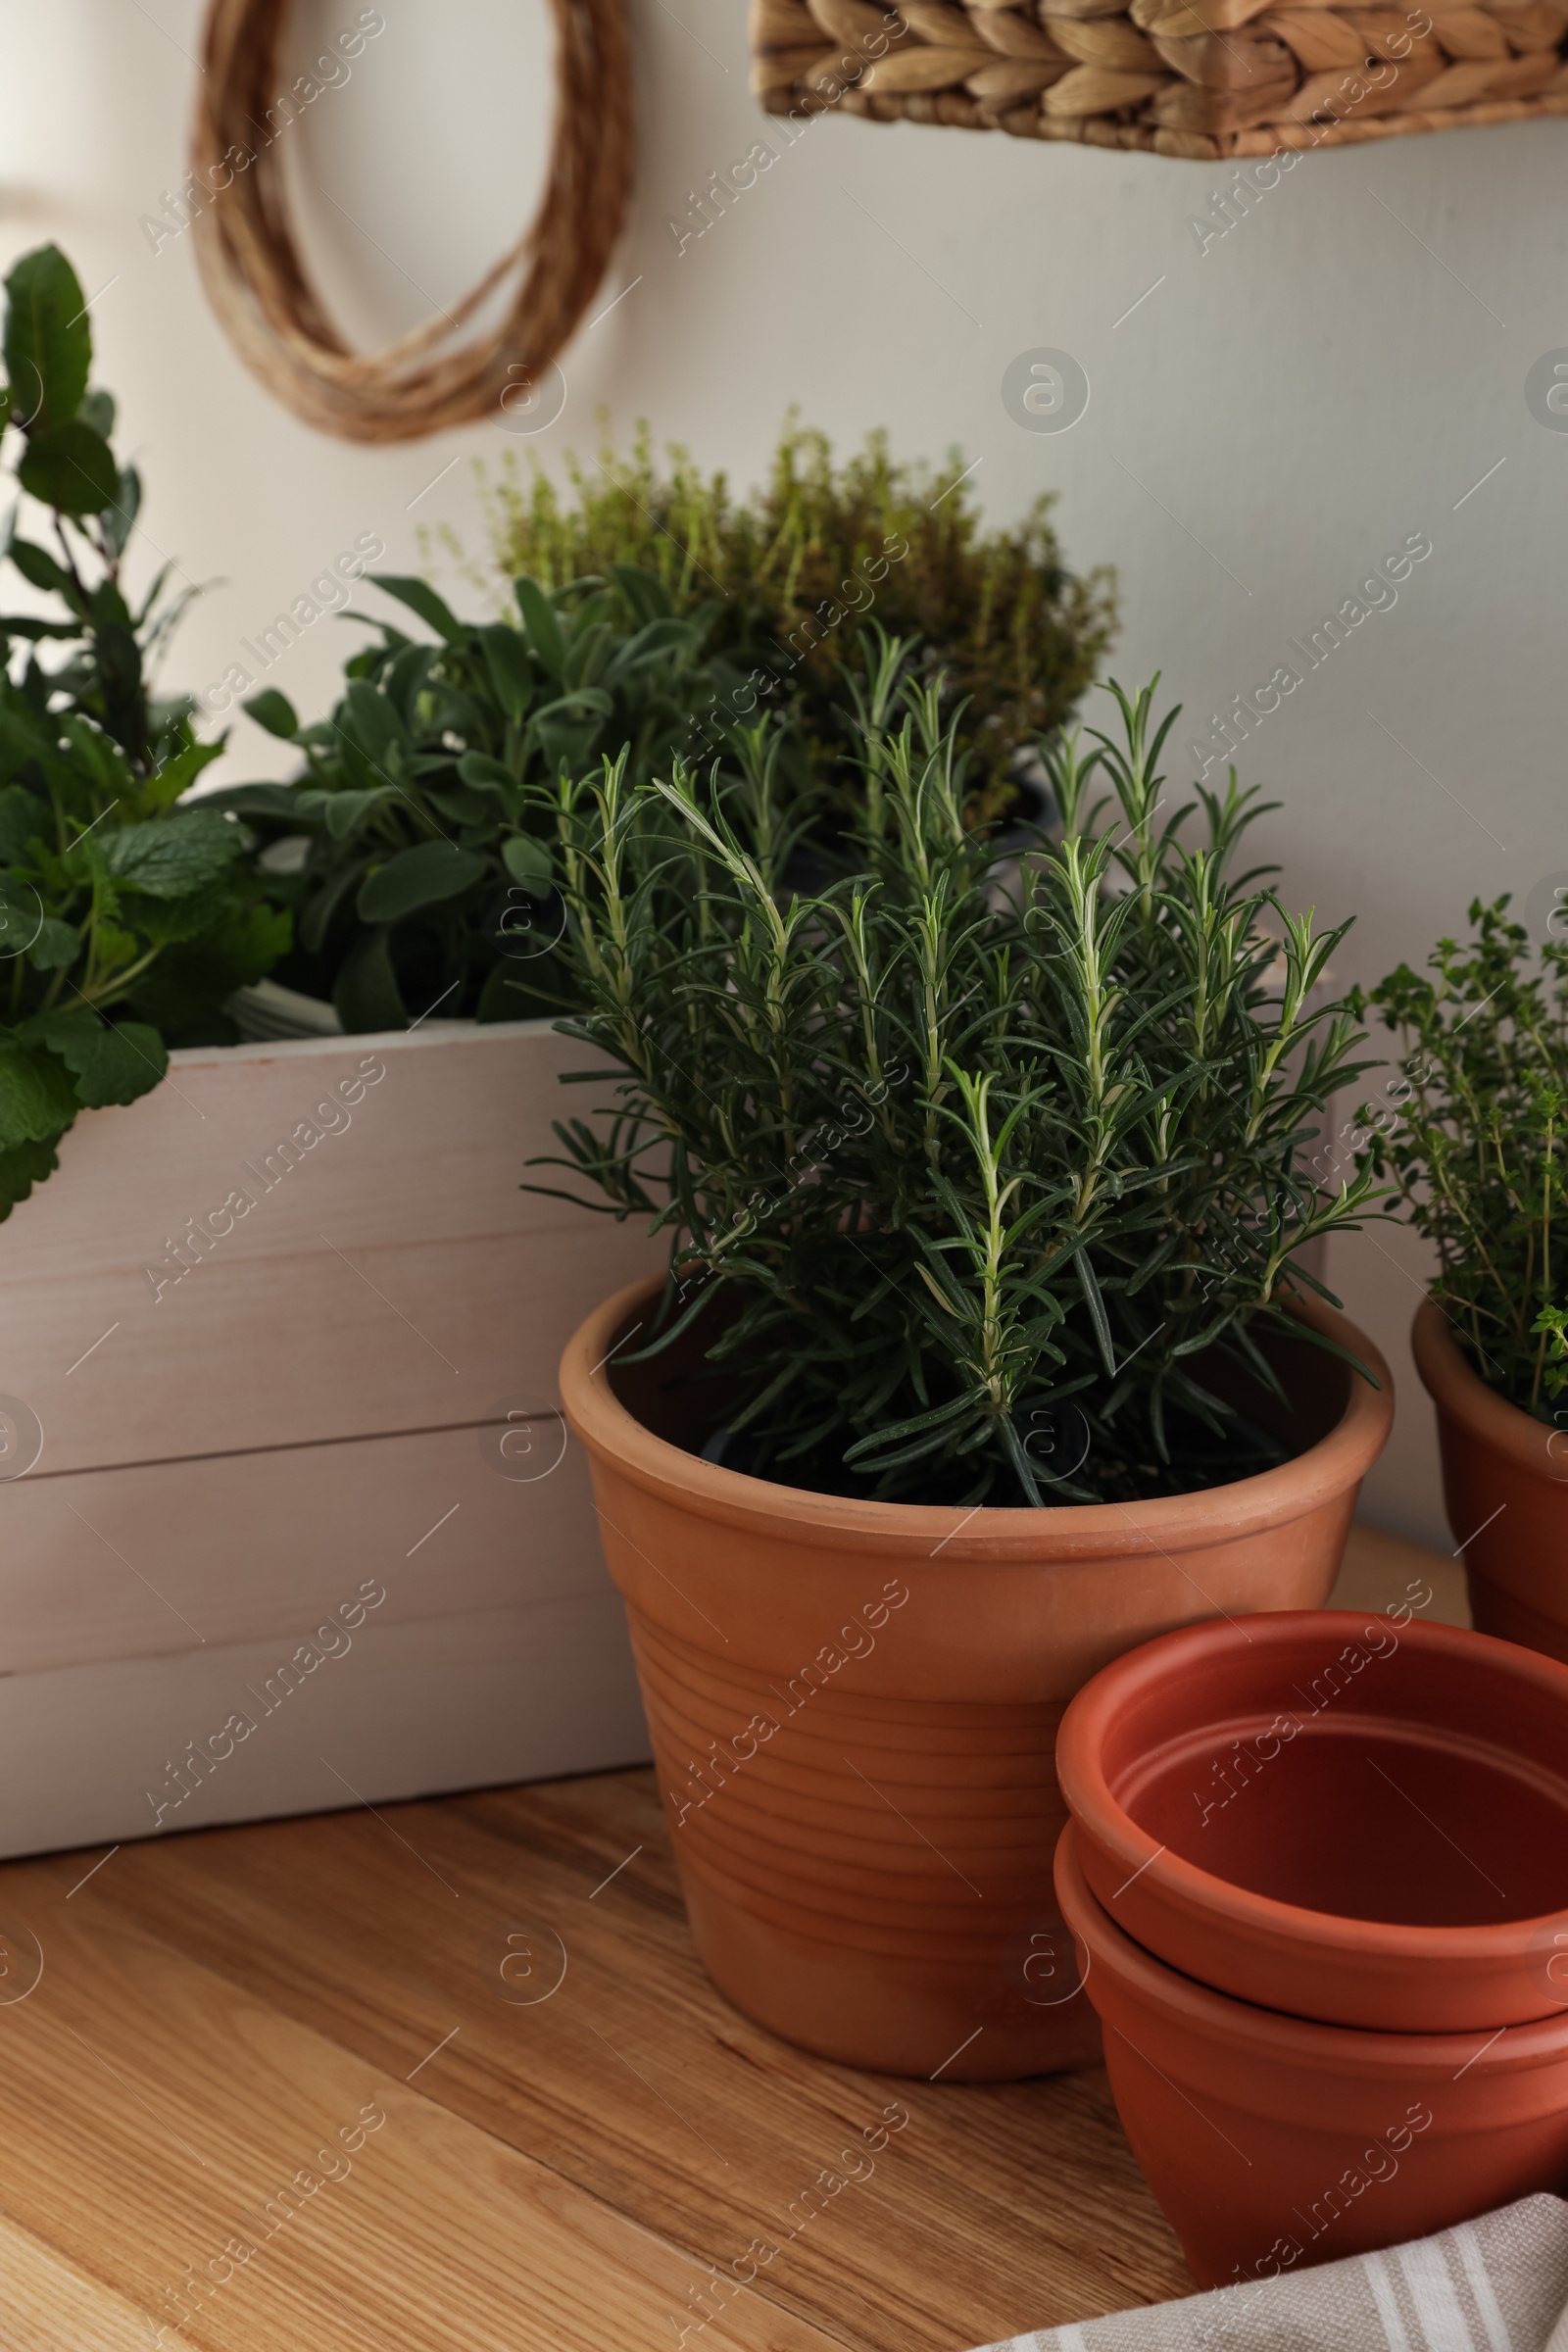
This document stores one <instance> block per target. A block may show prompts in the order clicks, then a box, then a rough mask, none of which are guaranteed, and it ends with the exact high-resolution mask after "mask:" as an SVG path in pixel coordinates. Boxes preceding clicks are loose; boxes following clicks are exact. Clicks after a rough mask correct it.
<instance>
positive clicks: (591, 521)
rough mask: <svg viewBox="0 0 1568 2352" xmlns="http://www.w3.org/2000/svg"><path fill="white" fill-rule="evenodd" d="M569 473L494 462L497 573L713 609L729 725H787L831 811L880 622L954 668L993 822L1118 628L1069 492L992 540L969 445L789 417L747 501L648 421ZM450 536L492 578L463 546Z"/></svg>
mask: <svg viewBox="0 0 1568 2352" xmlns="http://www.w3.org/2000/svg"><path fill="white" fill-rule="evenodd" d="M565 470H566V475H567V480H568V483H569V488H570V495H569V498H567V499H563V498H562V497H560V496H559V495H558V493H557V491H556V489H555V487H554V485H553V484H552V482H551V480H550V478H549V476H548V475H547V474H545V473H544V472H543V471H542V470H541V469H540V468H539V466H537V465H535V466H532V467H531V468H530V470H529V472H528V473H527V474H526V475H524V474H523V472H522V470H521V469H520V468H519V467H518V466H516V465H515V463H514V462H513V461H512V458H511V453H510V452H509V453H508V455H507V457H506V458H505V459H504V460H503V464H502V469H501V471H500V473H499V475H498V476H496V477H493V478H487V477H486V476H485V475H484V472H483V469H482V468H481V469H480V479H481V484H482V491H483V499H484V519H485V524H486V529H487V535H488V537H489V541H490V552H491V559H492V564H493V566H494V568H495V571H497V572H499V574H500V576H501V577H503V578H505V579H508V580H510V579H511V577H512V576H513V575H514V574H515V573H516V572H527V573H529V574H531V576H532V577H533V578H535V579H537V580H540V581H541V582H543V584H544V585H545V586H546V587H547V588H555V587H557V586H560V585H562V584H564V583H565V582H567V581H569V580H572V579H574V578H577V577H579V576H581V575H582V574H584V573H607V574H608V573H611V572H612V571H613V566H614V565H615V564H638V565H640V566H642V568H643V569H645V570H646V571H649V572H651V573H653V574H654V575H655V576H656V577H657V578H658V579H659V580H660V581H661V582H662V586H663V588H664V591H665V593H666V595H667V596H668V598H669V600H670V606H671V609H672V610H673V611H674V612H676V613H683V614H686V613H702V614H703V616H704V618H705V621H706V623H707V626H708V630H709V638H708V642H709V645H710V648H711V652H712V653H713V654H715V655H718V656H721V657H723V658H725V659H727V660H728V661H730V662H735V663H737V664H738V665H739V667H740V670H741V673H742V676H741V680H740V681H739V683H740V685H741V687H742V691H741V692H739V693H737V694H735V695H734V696H732V697H731V699H730V716H731V718H732V719H744V718H745V717H747V716H748V715H750V713H751V712H752V711H756V710H758V709H759V708H760V709H762V710H766V711H780V712H783V713H786V714H788V715H790V716H791V717H792V718H793V719H794V721H795V735H796V741H797V745H798V747H799V751H800V753H801V754H802V755H803V757H802V760H800V762H799V764H800V765H801V766H804V764H805V762H806V760H809V763H810V766H811V768H812V769H813V770H814V772H815V773H816V775H817V776H818V777H819V778H825V779H826V780H827V782H828V783H829V784H830V786H832V787H834V788H835V790H834V792H833V795H832V798H833V800H834V801H835V802H836V801H837V800H838V798H839V797H841V796H842V794H843V793H844V791H845V790H847V789H853V785H854V780H855V779H854V773H853V763H852V762H851V761H849V760H846V759H845V756H844V746H845V731H846V730H845V719H846V697H845V694H844V691H843V672H844V668H845V665H846V664H847V663H848V662H850V661H851V659H852V655H851V651H850V648H851V646H852V644H853V642H854V640H855V639H856V637H857V634H858V632H859V631H861V630H862V629H863V628H864V626H865V623H866V621H867V618H870V619H874V620H875V621H876V622H878V623H880V625H881V626H882V627H883V628H884V629H886V630H887V631H888V633H889V634H890V635H902V636H904V637H906V638H908V639H910V640H913V639H918V640H919V648H920V650H919V655H918V660H919V662H920V665H921V667H922V668H923V669H924V670H925V671H926V673H927V674H928V675H929V676H930V677H932V678H935V677H936V676H937V675H938V674H939V673H946V688H945V692H946V695H947V697H948V701H949V705H950V707H955V708H956V706H957V705H958V704H959V703H960V701H961V703H962V705H963V710H962V717H961V721H960V723H961V727H962V733H963V740H964V746H965V749H966V750H967V751H968V752H969V754H970V759H969V764H968V768H967V771H966V772H967V775H968V778H969V783H970V786H971V792H972V798H973V801H974V804H975V809H977V810H978V812H979V814H980V815H981V816H982V817H989V816H992V815H995V814H997V813H998V812H999V811H1000V810H1001V809H1003V808H1004V807H1005V806H1006V805H1007V804H1008V803H1009V802H1010V800H1011V798H1012V790H1013V787H1012V783H1011V773H1012V760H1013V754H1014V752H1015V750H1016V749H1017V748H1018V747H1019V746H1020V745H1027V744H1029V743H1030V742H1032V741H1033V739H1034V737H1035V736H1036V735H1038V734H1041V733H1046V732H1049V731H1050V730H1052V729H1053V728H1054V727H1055V726H1057V725H1058V724H1060V723H1061V722H1062V721H1063V720H1065V719H1066V717H1067V715H1068V713H1069V712H1070V711H1071V710H1072V709H1073V707H1074V705H1075V704H1076V703H1077V702H1078V700H1079V697H1080V696H1081V695H1082V694H1083V693H1084V692H1085V690H1086V689H1087V687H1088V686H1089V683H1090V681H1091V679H1092V678H1093V677H1094V674H1095V671H1096V669H1097V668H1098V666H1099V663H1100V661H1101V658H1102V656H1103V653H1104V651H1105V648H1106V646H1107V645H1108V644H1109V642H1110V638H1111V635H1112V633H1113V631H1114V627H1115V619H1116V600H1115V585H1114V580H1113V577H1112V575H1111V573H1110V572H1109V571H1108V570H1106V569H1104V568H1103V567H1097V568H1096V569H1094V570H1092V571H1090V572H1089V573H1088V574H1087V575H1085V576H1082V577H1080V576H1079V575H1077V574H1076V573H1074V572H1073V571H1072V570H1071V569H1070V567H1069V566H1068V564H1067V562H1066V559H1065V557H1064V555H1063V553H1062V549H1061V546H1060V543H1059V541H1058V539H1057V537H1056V533H1055V529H1054V525H1053V522H1052V519H1051V517H1052V511H1053V509H1054V505H1055V498H1054V494H1050V493H1047V494H1043V495H1042V496H1041V497H1039V498H1038V499H1037V500H1036V501H1035V503H1034V505H1033V506H1032V507H1031V508H1030V510H1029V512H1028V513H1027V514H1026V515H1024V516H1023V518H1022V519H1021V521H1019V522H1017V523H1015V524H1013V525H1012V526H1010V527H1006V528H997V527H987V526H986V525H984V524H983V522H982V519H981V515H980V512H979V510H978V508H977V507H976V505H975V504H974V499H973V484H972V482H970V481H969V480H968V479H967V478H966V476H967V475H968V474H970V473H971V472H972V470H973V468H972V467H969V466H965V464H964V461H963V458H962V456H961V455H960V454H959V453H958V452H956V451H954V452H951V453H950V456H949V460H948V463H947V465H946V466H941V467H938V468H932V467H930V466H924V465H920V464H911V463H909V462H908V461H907V460H905V459H901V458H896V457H895V456H894V455H893V453H892V451H891V450H890V448H889V446H888V441H887V437H886V435H885V434H882V433H873V434H872V435H871V436H870V437H869V439H868V440H867V442H866V444H865V447H864V448H863V449H862V450H859V451H857V452H854V453H852V454H850V455H849V456H847V457H844V458H839V459H836V458H835V456H834V454H833V451H832V448H831V446H830V444H829V442H828V439H827V436H826V434H824V433H821V432H818V431H813V430H811V429H809V428H808V427H806V426H803V425H802V424H801V423H800V422H799V421H798V420H797V419H796V418H795V417H794V416H793V415H792V416H791V417H789V418H788V419H787V421H786V423H785V426H784V430H783V432H782V434H781V435H780V438H779V442H778V447H777V449H776V450H775V452H774V455H773V460H772V464H771V466H769V468H768V474H767V479H766V481H765V482H764V483H763V484H762V485H761V486H760V488H759V489H757V490H756V491H753V492H751V493H750V494H748V495H744V496H739V497H737V496H735V495H734V494H733V493H732V491H731V487H730V484H729V482H728V480H727V478H726V476H725V475H724V474H722V473H714V474H706V473H705V472H704V471H703V469H702V467H701V466H698V465H696V464H695V463H694V461H693V460H692V458H691V457H690V455H689V454H688V453H687V451H685V450H684V449H682V448H680V447H679V446H678V445H673V444H672V445H671V446H670V447H669V448H668V449H667V450H666V451H665V453H664V457H663V461H662V462H661V460H660V459H659V458H658V457H657V456H656V454H655V451H654V447H653V442H652V438H651V435H650V433H649V430H648V427H647V425H646V424H644V425H642V426H640V427H639V428H638V430H637V433H636V436H635V439H634V441H633V444H632V447H631V449H630V451H629V452H627V453H625V454H624V455H621V454H619V453H617V451H616V450H615V448H614V446H613V443H612V442H611V441H610V440H609V439H608V437H607V438H606V440H605V441H604V443H603V445H602V447H601V450H600V453H599V456H598V457H597V459H596V460H595V461H594V462H593V463H592V464H591V465H589V466H583V465H582V464H581V463H580V462H579V461H578V460H577V459H575V458H573V457H571V456H569V455H568V457H567V459H566V464H565ZM442 538H443V541H444V544H445V548H446V552H447V553H448V554H449V555H451V556H455V557H456V558H457V559H458V561H459V562H460V564H465V568H466V569H468V570H469V573H470V576H471V577H473V578H474V579H475V581H476V582H478V583H480V584H484V582H485V574H484V573H483V572H482V571H481V570H478V569H474V568H472V567H470V566H468V565H467V564H466V560H465V559H464V556H463V551H462V549H461V547H460V546H459V545H458V543H457V541H456V540H455V539H453V538H452V537H451V535H450V534H447V533H443V534H442ZM747 673H750V674H749V677H748V675H747ZM759 698H762V699H761V701H760V702H759ZM720 716H721V717H722V714H720ZM682 748H683V749H684V750H685V751H686V752H687V754H688V756H689V757H691V758H692V759H696V760H705V761H706V760H707V759H709V758H710V757H711V753H712V752H713V751H715V750H716V751H718V752H720V754H721V755H722V753H723V748H724V746H723V736H722V732H721V730H720V728H719V727H717V726H715V727H714V728H713V729H712V730H711V732H709V733H707V734H706V735H705V733H704V732H703V730H702V729H701V728H700V727H694V728H693V730H692V734H691V739H690V741H689V742H688V744H686V745H685V746H684V747H682Z"/></svg>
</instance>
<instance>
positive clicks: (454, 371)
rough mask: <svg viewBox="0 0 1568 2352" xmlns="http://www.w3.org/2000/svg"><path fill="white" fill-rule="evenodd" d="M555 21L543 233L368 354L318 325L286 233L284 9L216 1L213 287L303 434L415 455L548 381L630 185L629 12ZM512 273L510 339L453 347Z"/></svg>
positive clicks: (590, 8) (200, 154)
mask: <svg viewBox="0 0 1568 2352" xmlns="http://www.w3.org/2000/svg"><path fill="white" fill-rule="evenodd" d="M550 6H551V11H552V14H553V15H554V18H555V23H556V35H557V89H556V108H555V123H554V133H553V142H552V151H551V158H550V176H549V182H548V185H547V187H546V190H545V195H544V200H543V202H542V204H541V205H540V208H539V212H538V215H537V217H536V218H535V220H534V221H533V223H532V225H531V226H530V227H529V228H527V229H526V230H525V231H524V232H523V234H522V236H520V237H519V238H518V240H517V242H516V243H515V245H514V246H513V247H512V248H511V250H510V251H509V252H507V253H505V254H503V256H502V258H501V259H500V261H499V262H497V263H496V265H495V267H494V268H493V269H492V270H488V271H487V272H486V274H485V275H484V276H483V277H482V278H481V279H480V280H479V283H478V284H477V285H476V286H474V287H473V288H472V289H471V290H470V291H469V292H468V293H467V294H466V295H465V296H464V297H463V299H462V301H461V302H459V303H456V304H454V306H453V308H452V310H451V311H450V312H443V313H442V315H441V316H440V317H439V318H437V319H431V320H429V321H428V323H427V324H425V325H424V326H421V327H417V328H416V329H415V331H414V332H413V333H412V334H408V335H405V336H403V337H402V338H401V339H400V340H399V341H398V342H396V343H393V344H391V345H389V346H388V348H387V349H386V350H385V351H381V352H374V353H369V354H361V353H357V352H354V351H351V350H350V349H349V347H348V345H347V344H346V343H345V342H344V340H343V338H342V336H341V335H340V334H339V332H338V330H337V328H336V327H335V326H334V325H333V323H332V320H331V319H329V318H328V317H327V315H326V313H325V311H324V310H323V309H322V307H321V303H320V300H319V296H318V295H317V293H316V290H315V288H314V287H313V286H312V284H311V282H310V279H309V277H308V275H307V273H306V270H305V267H304V264H303V263H302V261H301V259H300V254H299V249H298V247H297V245H296V243H295V239H294V232H293V229H292V227H291V225H290V221H289V215H288V207H287V200H286V196H285V193H284V184H283V149H282V146H281V144H280V136H281V123H286V121H287V120H288V119H289V115H288V112H286V111H285V109H288V110H291V111H292V112H295V113H297V112H298V105H299V100H298V99H297V98H285V96H284V95H283V94H281V91H280V85H279V83H278V82H277V80H276V68H275V59H276V56H277V51H278V45H279V39H280V35H281V32H282V28H283V25H284V22H285V20H286V18H287V15H288V7H289V0H212V6H211V8H210V10H209V13H208V18H207V31H206V39H205V44H204V65H205V72H204V76H203V80H202V84H201V91H200V96H199V98H198V102H197V109H196V125H195V132H194V137H193V141H192V164H193V167H194V177H195V182H196V190H197V193H196V195H195V197H194V202H195V204H196V206H197V210H196V216H195V234H196V251H197V258H198V261H199V263H200V267H201V273H202V281H203V283H204V285H205V286H206V289H207V294H208V299H209V300H210V302H211V303H212V306H213V309H214V311H215V312H216V313H217V315H218V319H219V323H220V324H221V326H222V328H223V330H224V332H225V333H226V334H227V336H228V338H229V341H230V342H231V343H232V344H233V346H234V348H235V350H236V351H237V352H238V353H239V356H240V358H241V359H242V360H243V361H244V362H245V365H246V366H247V367H248V368H250V369H251V371H252V373H253V374H255V375H257V376H259V377H260V379H261V381H262V382H263V383H264V384H265V385H266V386H267V389H268V390H269V391H270V392H271V393H273V394H275V395H276V397H277V398H278V399H279V400H280V401H282V402H283V403H284V405H285V407H287V408H290V409H292V410H293V411H294V414H295V415H296V416H297V417H303V418H304V420H305V422H306V423H307V424H313V425H316V426H317V427H319V429H320V430H321V431H322V432H328V433H336V434H338V435H340V436H341V438H342V439H344V440H346V441H370V442H389V441H412V440H415V439H417V437H418V436H419V435H420V434H422V433H434V432H439V431H441V430H442V429H443V428H444V427H446V426H448V425H454V424H466V423H468V422H471V421H472V419H474V418H475V417H485V416H494V415H495V414H496V412H497V411H498V409H499V407H500V404H501V399H502V395H503V393H505V392H508V391H509V390H510V391H512V392H514V393H515V391H516V389H517V387H518V384H519V382H522V383H526V382H528V381H529V380H530V379H531V378H533V377H535V376H537V375H538V374H539V373H540V372H541V371H542V370H543V369H544V368H547V367H548V366H549V365H550V362H551V361H552V360H553V359H554V358H555V357H556V354H557V353H558V352H559V351H561V350H562V349H563V348H564V345H565V343H566V341H567V339H568V337H569V336H570V334H571V332H572V330H573V328H574V327H575V326H576V324H577V322H578V320H579V319H581V317H582V315H583V312H584V311H585V310H586V309H587V307H588V304H589V303H590V302H591V301H592V299H593V296H594V293H595V291H596V289H597V288H598V286H599V284H600V281H601V280H602V278H603V276H604V273H605V269H606V266H607V264H608V263H609V260H610V256H611V253H612V250H613V246H614V243H615V239H616V236H617V235H618V233H619V229H620V221H621V215H622V212H623V210H624V207H625V202H626V194H627V189H628V187H629V185H630V181H631V170H632V109H631V65H630V58H629V54H628V44H627V38H626V22H625V5H624V0H550ZM300 78H301V80H302V81H303V80H304V78H305V77H304V76H301V77H300ZM298 86H299V85H298V84H296V85H295V87H296V90H298ZM280 118H281V122H280V120H279V119H280ZM513 270H518V271H520V272H521V275H520V282H519V283H518V285H517V288H516V291H515V296H514V298H513V301H512V304H511V307H510V309H509V311H508V313H507V316H506V318H505V319H503V320H502V321H501V323H500V324H499V325H498V326H497V327H496V328H495V329H494V330H493V331H491V332H490V333H487V334H483V335H479V336H477V337H475V339H474V340H473V341H471V342H468V343H464V344H460V345H459V346H458V347H457V348H456V349H451V348H445V349H444V348H443V346H450V345H451V343H452V338H453V334H454V330H455V329H456V328H459V327H461V326H462V325H463V324H464V323H465V322H466V320H467V319H470V318H471V317H472V316H473V314H474V312H475V311H476V310H477V309H478V308H479V306H480V304H481V303H482V302H483V301H484V300H485V298H486V297H487V296H488V295H489V294H490V293H491V292H492V291H493V290H494V289H495V288H496V287H497V286H499V285H501V284H502V283H503V282H504V281H505V279H506V278H507V276H508V275H509V273H510V272H512V271H513Z"/></svg>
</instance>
